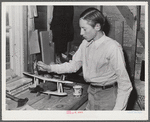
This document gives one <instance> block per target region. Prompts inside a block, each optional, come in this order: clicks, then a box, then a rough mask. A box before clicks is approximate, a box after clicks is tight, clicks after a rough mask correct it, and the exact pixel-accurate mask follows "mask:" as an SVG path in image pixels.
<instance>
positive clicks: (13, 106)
mask: <svg viewBox="0 0 150 122" xmlns="http://www.w3.org/2000/svg"><path fill="white" fill-rule="evenodd" d="M45 96H46V95H44V94H42V95H40V96H36V93H30V91H29V90H27V91H26V92H25V93H23V94H21V95H19V96H17V97H18V98H22V99H24V98H28V99H29V101H28V102H27V104H28V105H30V106H32V105H33V104H35V103H36V102H38V101H40V100H41V99H44V98H45ZM6 104H7V105H8V109H9V110H19V109H21V107H19V108H17V102H14V101H12V100H10V99H6Z"/></svg>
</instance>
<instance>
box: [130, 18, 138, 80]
mask: <svg viewBox="0 0 150 122" xmlns="http://www.w3.org/2000/svg"><path fill="white" fill-rule="evenodd" d="M137 31H138V30H137V20H134V25H133V41H132V49H131V55H132V57H131V62H130V64H131V80H132V81H134V76H135V63H136V49H137Z"/></svg>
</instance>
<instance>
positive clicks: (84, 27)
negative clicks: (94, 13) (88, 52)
mask: <svg viewBox="0 0 150 122" xmlns="http://www.w3.org/2000/svg"><path fill="white" fill-rule="evenodd" d="M79 26H80V29H81V30H80V35H81V36H83V38H84V39H86V40H87V41H88V42H90V41H91V40H93V39H95V38H96V35H97V30H96V29H95V27H94V28H93V27H92V26H91V25H89V24H88V21H87V20H84V19H82V18H81V19H80V20H79Z"/></svg>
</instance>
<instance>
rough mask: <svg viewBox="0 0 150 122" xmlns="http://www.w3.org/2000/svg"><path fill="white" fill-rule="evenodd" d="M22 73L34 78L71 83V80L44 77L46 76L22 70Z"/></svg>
mask: <svg viewBox="0 0 150 122" xmlns="http://www.w3.org/2000/svg"><path fill="white" fill-rule="evenodd" d="M23 74H25V75H29V76H32V77H35V78H38V79H41V80H44V81H51V82H60V83H73V82H71V81H66V80H60V79H53V78H46V77H42V76H39V75H35V74H31V73H28V72H23Z"/></svg>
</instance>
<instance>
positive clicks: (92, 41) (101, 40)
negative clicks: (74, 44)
mask: <svg viewBox="0 0 150 122" xmlns="http://www.w3.org/2000/svg"><path fill="white" fill-rule="evenodd" d="M104 40H105V33H104V32H103V36H102V37H101V38H99V39H98V40H95V41H94V40H91V41H90V42H87V45H86V46H87V47H89V46H90V45H91V44H92V43H94V45H95V46H96V48H97V47H99V45H100V44H102V43H103V42H104Z"/></svg>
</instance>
